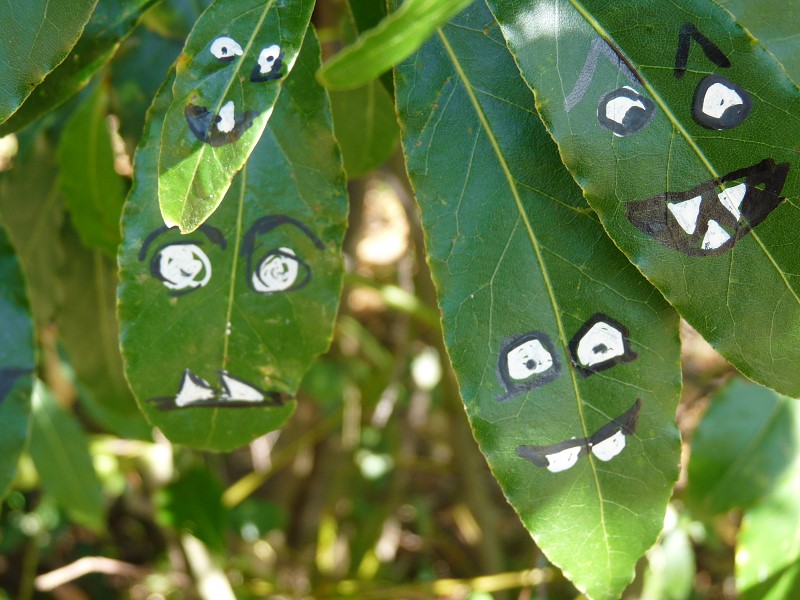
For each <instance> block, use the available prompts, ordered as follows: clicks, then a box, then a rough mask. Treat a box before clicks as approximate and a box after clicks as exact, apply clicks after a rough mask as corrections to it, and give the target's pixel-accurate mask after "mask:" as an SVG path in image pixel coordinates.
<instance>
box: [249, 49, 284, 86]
mask: <svg viewBox="0 0 800 600" xmlns="http://www.w3.org/2000/svg"><path fill="white" fill-rule="evenodd" d="M282 68H283V53H282V52H281V47H280V46H278V44H272V45H271V46H267V47H266V48H264V49H263V50H261V53H260V54H259V55H258V61H256V65H255V66H254V67H253V71H252V72H251V73H250V81H253V82H259V81H270V80H272V79H280V78H281V77H282V76H283V72H282Z"/></svg>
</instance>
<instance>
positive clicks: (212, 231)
mask: <svg viewBox="0 0 800 600" xmlns="http://www.w3.org/2000/svg"><path fill="white" fill-rule="evenodd" d="M168 231H179V229H178V227H177V226H176V227H167V226H166V225H162V226H161V227H159V228H158V229H155V230H153V231H151V232H150V235H148V236H147V237H146V238H145V240H144V243H143V244H142V248H141V250H139V260H140V261H141V260H144V259H145V258H147V250H148V249H149V248H150V245H151V244H152V243H153V242H154V241H155V240H156V239H157V238H158V237H160V236H161V235H163V234H165V233H167V232H168ZM198 231H201V232H202V233H204V234H205V236H206V237H207V238H208V241H209V242H211V243H212V244H216V245H217V246H219V247H220V248H222V249H223V250H225V248H227V246H228V243H227V242H226V241H225V236H224V235H223V234H222V231H220V230H219V229H217V228H216V227H213V226H212V225H208V224H206V223H203V224H202V225H200V227H198ZM176 243H193V242H189V241H184V242H176Z"/></svg>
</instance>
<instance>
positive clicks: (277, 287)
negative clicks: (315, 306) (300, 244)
mask: <svg viewBox="0 0 800 600" xmlns="http://www.w3.org/2000/svg"><path fill="white" fill-rule="evenodd" d="M310 278H311V270H310V269H309V268H308V265H306V263H305V262H304V261H303V260H302V259H300V258H299V257H298V256H297V255H296V254H295V253H294V250H292V249H291V248H278V249H277V250H272V251H271V252H269V253H268V254H267V255H266V256H265V257H264V258H263V259H262V260H261V262H260V263H258V265H257V266H256V269H255V271H254V272H253V274H252V280H251V283H252V284H253V289H254V290H255V291H257V292H261V293H263V294H271V293H274V292H285V291H289V290H296V289H299V288H301V287H303V286H304V285H306V284H307V283H308V280H309V279H310Z"/></svg>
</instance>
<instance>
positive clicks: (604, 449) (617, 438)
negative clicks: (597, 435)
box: [592, 431, 625, 461]
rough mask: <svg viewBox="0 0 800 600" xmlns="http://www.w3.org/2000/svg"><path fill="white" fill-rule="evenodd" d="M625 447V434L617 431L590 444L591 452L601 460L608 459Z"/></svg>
mask: <svg viewBox="0 0 800 600" xmlns="http://www.w3.org/2000/svg"><path fill="white" fill-rule="evenodd" d="M623 448H625V434H624V433H622V431H617V433H615V434H614V435H612V436H611V437H608V438H606V439H604V440H603V441H602V442H598V443H597V444H594V445H593V446H592V454H594V455H595V456H596V457H597V458H599V459H600V460H602V461H609V460H611V459H612V458H614V457H615V456H616V455H617V454H619V453H620V452H622V449H623Z"/></svg>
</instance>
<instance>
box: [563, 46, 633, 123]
mask: <svg viewBox="0 0 800 600" xmlns="http://www.w3.org/2000/svg"><path fill="white" fill-rule="evenodd" d="M600 56H604V57H605V58H606V59H607V60H608V62H610V63H611V64H612V65H614V66H615V67H617V68H618V69H619V70H620V71H621V72H622V74H623V75H625V77H626V78H627V79H628V81H630V82H631V83H633V84H636V83H641V80H640V79H639V76H638V75H637V74H636V73H635V72H634V70H633V69H632V68H631V66H630V65H629V64H628V61H627V60H625V58H624V57H623V56H622V54H620V52H619V51H618V50H617V49H616V48H614V47H613V46H612V45H611V44H609V43H608V42H607V41H606V40H604V39H603V38H596V39H595V40H594V41H593V42H592V45H591V46H590V47H589V52H588V53H587V54H586V62H584V63H583V68H582V69H581V72H580V74H579V75H578V79H577V81H576V82H575V85H574V86H573V88H572V91H571V92H570V93H569V96H567V97H566V98H564V110H565V111H566V112H569V111H571V110H572V109H573V108H575V106H576V105H577V104H578V103H579V102H580V101H581V100H583V97H584V96H585V95H586V92H587V91H588V89H589V85H590V84H591V83H592V78H593V77H594V72H595V70H597V60H598V59H599V58H600Z"/></svg>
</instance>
